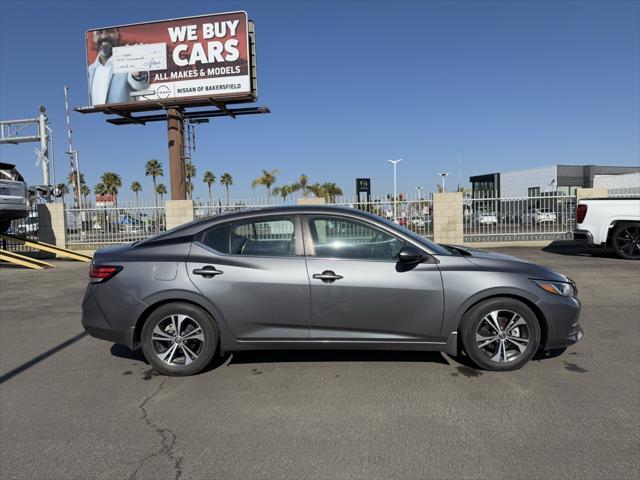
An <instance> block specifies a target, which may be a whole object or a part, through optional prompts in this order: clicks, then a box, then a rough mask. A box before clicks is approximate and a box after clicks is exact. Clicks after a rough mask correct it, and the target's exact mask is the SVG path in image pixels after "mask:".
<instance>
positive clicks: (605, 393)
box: [0, 245, 640, 479]
mask: <svg viewBox="0 0 640 480" xmlns="http://www.w3.org/2000/svg"><path fill="white" fill-rule="evenodd" d="M499 250H500V251H501V252H504V253H509V254H513V255H516V256H519V257H521V258H525V259H529V260H533V261H536V262H539V263H542V264H545V265H548V266H550V267H552V268H555V269H557V270H559V271H561V272H563V273H566V274H568V275H569V276H570V277H572V278H573V279H574V280H575V281H576V282H577V283H578V287H579V288H580V298H581V300H582V302H583V314H582V325H583V327H584V329H585V338H584V339H583V340H582V341H581V342H580V343H579V344H578V345H576V346H574V347H573V348H571V349H569V350H567V351H566V352H565V353H564V354H563V355H561V356H557V357H555V358H546V359H539V360H536V361H534V362H532V363H530V364H529V365H527V366H525V367H524V368H523V369H522V370H519V371H516V372H510V373H489V372H482V371H478V370H475V369H473V368H471V367H469V366H468V365H466V364H463V363H459V362H457V361H456V360H453V359H451V358H449V357H447V356H446V355H444V354H440V353H429V352H427V353H415V352H414V353H403V352H397V353H394V352H267V353H263V352H248V353H243V354H236V355H234V356H233V357H231V358H224V359H222V360H221V361H220V364H221V365H219V366H218V367H217V368H215V369H212V370H210V371H208V372H205V373H204V374H201V375H197V376H195V377H188V378H167V377H161V376H158V375H155V373H154V372H153V371H152V370H151V369H150V368H149V366H148V365H147V364H146V363H145V362H144V361H143V359H142V357H141V355H140V354H139V353H137V352H130V351H129V350H128V349H126V348H124V347H119V346H114V345H111V344H109V343H106V342H103V341H99V340H95V339H93V338H90V337H87V336H84V335H82V327H81V326H80V302H81V299H82V294H83V291H84V286H85V283H86V279H87V278H86V277H87V264H80V263H71V262H55V263H56V268H55V269H54V270H47V271H26V270H20V269H16V268H10V267H2V268H1V269H0V328H1V330H0V331H1V332H2V334H1V335H0V375H1V377H0V381H1V382H2V383H1V384H0V414H1V416H0V447H1V448H0V450H1V457H0V477H1V478H14V477H15V478H69V477H76V478H178V477H181V478H238V479H244V478H292V479H293V478H295V479H298V478H314V479H326V478H495V477H499V476H500V477H509V478H545V477H548V478H636V477H637V476H638V474H639V473H640V472H639V464H640V455H639V453H638V452H639V451H640V427H639V423H640V422H639V416H640V413H639V411H640V405H639V404H638V398H640V325H639V324H640V319H639V317H640V315H639V313H638V312H639V311H640V264H638V263H637V262H630V261H624V260H619V259H616V258H613V257H611V256H609V255H592V253H593V252H591V251H589V250H577V249H576V248H574V247H572V246H569V245H560V246H558V247H555V248H551V249H549V250H550V251H547V252H544V251H540V250H538V249H525V248H502V249H499ZM390 321H393V320H392V319H390Z"/></svg>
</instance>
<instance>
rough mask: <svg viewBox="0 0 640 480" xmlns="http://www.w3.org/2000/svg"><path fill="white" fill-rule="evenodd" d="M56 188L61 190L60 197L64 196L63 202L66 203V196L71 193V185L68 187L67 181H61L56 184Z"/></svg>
mask: <svg viewBox="0 0 640 480" xmlns="http://www.w3.org/2000/svg"><path fill="white" fill-rule="evenodd" d="M56 188H57V189H58V191H59V192H60V197H62V203H64V196H65V195H66V194H67V193H69V187H67V184H66V183H59V184H58V185H56Z"/></svg>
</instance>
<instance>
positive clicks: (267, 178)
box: [251, 170, 279, 199]
mask: <svg viewBox="0 0 640 480" xmlns="http://www.w3.org/2000/svg"><path fill="white" fill-rule="evenodd" d="M278 173H279V172H278V170H271V171H270V172H269V171H267V170H262V175H260V176H259V177H258V178H256V179H255V180H254V181H253V182H252V183H251V188H256V186H258V185H263V186H265V187H267V198H269V199H270V198H271V185H273V184H274V183H276V175H277V174H278Z"/></svg>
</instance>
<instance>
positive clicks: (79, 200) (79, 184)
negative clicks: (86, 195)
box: [73, 149, 82, 208]
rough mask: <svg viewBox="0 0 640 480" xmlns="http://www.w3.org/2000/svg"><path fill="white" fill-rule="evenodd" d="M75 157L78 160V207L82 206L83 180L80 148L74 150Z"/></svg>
mask: <svg viewBox="0 0 640 480" xmlns="http://www.w3.org/2000/svg"><path fill="white" fill-rule="evenodd" d="M73 157H74V159H75V162H76V185H75V187H77V189H78V208H82V182H81V181H80V156H79V155H78V150H75V149H74V150H73Z"/></svg>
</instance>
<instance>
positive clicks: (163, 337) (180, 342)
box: [140, 303, 219, 376]
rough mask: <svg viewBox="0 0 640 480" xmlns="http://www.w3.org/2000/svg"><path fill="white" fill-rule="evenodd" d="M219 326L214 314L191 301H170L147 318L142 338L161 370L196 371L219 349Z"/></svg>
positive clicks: (167, 372)
mask: <svg viewBox="0 0 640 480" xmlns="http://www.w3.org/2000/svg"><path fill="white" fill-rule="evenodd" d="M218 337H219V334H218V329H217V326H216V324H215V322H214V320H213V319H212V318H211V316H210V315H209V314H208V313H207V312H205V311H204V310H202V309H201V308H199V307H197V306H195V305H191V304H189V303H168V304H165V305H162V306H160V307H159V308H157V309H156V310H154V311H153V312H152V313H151V315H149V317H148V318H147V320H146V322H145V323H144V326H143V327H142V332H141V335H140V340H141V344H142V351H143V352H144V355H145V357H146V359H147V360H148V361H149V363H150V364H151V365H152V366H153V367H154V368H155V369H156V370H158V371H159V372H160V373H164V374H165V375H173V376H185V375H193V374H195V373H198V372H200V371H201V370H203V369H204V368H205V367H206V366H207V365H209V363H210V362H211V360H212V359H213V356H214V354H215V352H216V349H217V345H218Z"/></svg>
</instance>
